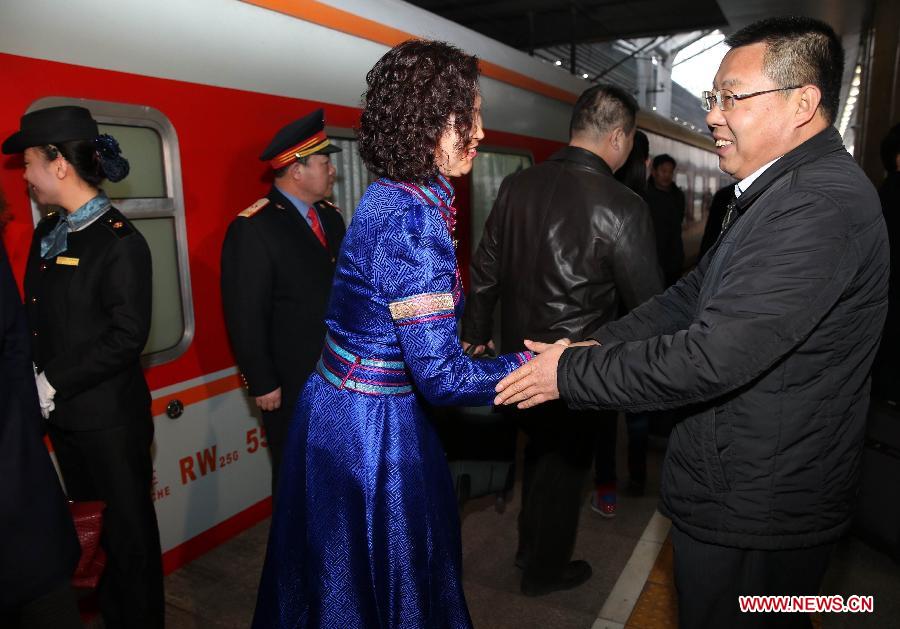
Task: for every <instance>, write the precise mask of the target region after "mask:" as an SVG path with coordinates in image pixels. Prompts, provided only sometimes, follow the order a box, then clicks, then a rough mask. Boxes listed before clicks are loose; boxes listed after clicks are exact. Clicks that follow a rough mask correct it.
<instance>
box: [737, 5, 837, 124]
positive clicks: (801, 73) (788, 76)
mask: <svg viewBox="0 0 900 629" xmlns="http://www.w3.org/2000/svg"><path fill="white" fill-rule="evenodd" d="M759 43H763V44H765V45H766V52H765V56H764V57H763V72H765V74H766V76H768V77H769V78H770V79H772V80H773V81H774V82H775V83H776V84H778V85H779V86H780V87H789V86H791V85H815V86H816V87H818V88H819V90H820V91H821V92H822V103H821V106H822V113H823V114H824V116H825V119H826V120H827V121H828V123H829V124H833V123H834V121H835V119H836V118H837V112H838V104H839V101H840V96H841V79H842V77H843V74H844V47H843V46H842V45H841V41H840V39H838V36H837V35H836V34H835V32H834V29H832V28H831V27H830V26H829V25H828V24H826V23H825V22H822V21H820V20H814V19H812V18H808V17H770V18H766V19H764V20H759V21H758V22H754V23H753V24H750V25H749V26H745V27H744V28H742V29H741V30H739V31H738V32H736V33H735V34H734V35H731V36H730V37H728V38H726V39H725V44H726V45H728V46H730V47H731V48H740V47H742V46H750V45H752V44H759ZM785 94H788V92H785Z"/></svg>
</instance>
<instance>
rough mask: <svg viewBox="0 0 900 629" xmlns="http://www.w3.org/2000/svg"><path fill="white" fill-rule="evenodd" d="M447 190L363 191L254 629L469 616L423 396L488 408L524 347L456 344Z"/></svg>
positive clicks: (292, 455) (429, 622)
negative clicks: (480, 352) (497, 349)
mask: <svg viewBox="0 0 900 629" xmlns="http://www.w3.org/2000/svg"><path fill="white" fill-rule="evenodd" d="M452 195H453V190H452V188H451V187H450V184H449V182H447V180H446V179H444V178H442V177H439V178H438V179H436V180H435V181H434V182H432V184H431V185H428V186H414V185H410V184H398V183H396V182H393V181H390V180H387V179H382V180H379V181H377V182H375V183H373V184H372V185H371V186H369V188H368V190H367V191H366V193H365V195H364V196H363V198H362V200H361V201H360V205H359V208H358V209H357V211H356V213H355V215H354V217H353V221H352V224H351V225H350V228H349V230H348V232H347V236H346V238H345V239H344V244H343V247H342V249H341V253H340V257H339V260H338V266H337V271H336V274H335V280H334V287H333V290H332V295H331V303H330V306H329V311H328V315H327V317H326V324H327V327H328V335H327V338H326V340H325V348H324V350H323V352H322V358H321V360H320V361H319V364H318V366H317V368H316V371H315V372H314V373H313V374H312V376H311V377H310V379H309V380H308V381H307V383H306V386H305V388H304V390H303V393H302V395H301V396H300V399H299V400H298V402H297V408H296V412H295V414H294V420H293V422H292V424H291V428H290V431H289V435H288V441H287V444H286V448H285V455H284V457H285V458H284V463H283V465H282V469H281V480H280V486H279V493H278V496H277V497H276V504H275V513H274V516H273V518H272V528H271V532H270V537H269V547H268V551H267V555H266V562H265V567H264V570H263V576H262V581H261V584H260V591H259V596H258V600H257V608H256V614H255V617H254V623H253V626H254V627H255V628H257V629H262V628H270V627H285V628H286V627H290V628H292V629H293V628H295V627H302V628H314V627H316V628H318V627H322V628H326V627H327V628H334V629H355V628H359V629H363V628H365V629H373V628H376V627H382V628H409V629H413V628H415V629H420V628H428V629H441V628H445V627H446V628H454V629H457V628H460V629H461V628H467V627H471V620H470V618H469V612H468V610H467V608H466V603H465V598H464V596H463V588H462V581H461V575H460V568H461V546H460V531H459V516H458V512H457V505H456V499H455V495H454V490H453V487H452V483H451V479H450V474H449V471H448V468H447V463H446V460H445V457H444V453H443V449H442V447H441V443H440V442H439V440H438V438H437V435H436V434H435V431H434V429H433V428H432V425H431V423H430V422H429V420H428V417H427V416H426V412H425V408H423V407H424V405H426V404H452V405H467V406H474V405H486V404H490V403H491V400H492V398H493V396H494V387H495V385H496V384H497V382H498V381H499V380H500V379H501V378H502V377H503V376H505V375H506V374H508V373H509V372H511V371H512V370H513V369H515V368H516V367H518V366H519V365H521V364H523V363H524V362H525V361H526V360H528V358H529V357H530V355H529V354H527V353H522V354H508V355H504V356H500V357H498V358H496V359H492V360H472V359H470V358H468V357H467V356H466V355H465V354H463V352H462V350H461V348H460V345H459V340H458V337H457V317H458V316H460V314H461V311H462V305H463V303H462V302H463V294H462V286H461V283H460V278H459V271H458V267H457V263H456V254H455V251H454V247H453V239H452V228H453V222H454V213H455V210H453V208H452V199H453V197H452Z"/></svg>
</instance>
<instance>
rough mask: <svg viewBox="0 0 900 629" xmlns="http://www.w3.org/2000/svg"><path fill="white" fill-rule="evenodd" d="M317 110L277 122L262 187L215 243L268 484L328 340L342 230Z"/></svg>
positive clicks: (230, 330)
mask: <svg viewBox="0 0 900 629" xmlns="http://www.w3.org/2000/svg"><path fill="white" fill-rule="evenodd" d="M340 150H341V149H340V148H339V147H337V146H334V145H333V144H332V143H331V142H330V140H329V139H328V137H327V136H326V135H325V116H324V113H323V111H322V110H321V109H317V110H316V111H314V112H313V113H311V114H309V115H308V116H305V117H303V118H301V119H299V120H296V121H294V122H292V123H290V124H288V125H287V126H285V127H284V128H282V129H281V130H280V131H278V133H276V134H275V137H274V138H273V139H272V141H271V142H270V143H269V146H268V147H267V148H266V150H265V151H263V153H262V155H260V160H262V161H265V162H268V164H269V166H270V167H271V168H272V169H273V171H274V177H275V180H274V183H273V185H272V188H271V190H269V194H267V195H266V196H265V197H264V198H262V199H260V200H259V201H257V202H256V203H254V204H253V205H251V206H250V207H248V208H247V209H245V210H243V211H242V212H240V213H239V214H238V215H237V217H236V218H235V219H234V220H233V221H232V223H231V225H230V226H229V228H228V232H227V233H226V235H225V242H224V244H223V246H222V306H223V309H224V312H225V324H226V326H227V328H228V336H229V337H230V339H231V345H232V348H233V349H234V353H235V356H236V358H237V362H238V366H239V368H240V370H241V376H242V378H243V380H244V384H245V386H246V387H247V390H248V392H249V394H250V396H251V397H252V398H253V399H254V401H255V402H256V405H257V406H258V407H259V408H260V410H262V416H263V425H264V426H265V429H266V436H267V441H268V445H269V452H270V453H271V457H272V493H273V495H274V494H275V487H276V485H277V483H278V470H279V467H280V464H281V454H282V451H283V448H284V440H285V437H286V434H287V426H288V423H289V422H290V419H291V416H292V414H293V411H294V403H295V402H296V401H297V397H298V396H299V394H300V390H301V388H302V387H303V384H304V383H305V382H306V378H307V377H308V376H309V374H310V373H312V370H313V368H314V367H315V365H316V361H317V360H318V358H319V354H320V353H321V351H322V344H323V342H324V339H325V323H324V318H325V309H326V308H327V306H328V296H329V293H330V291H331V281H332V278H333V276H334V268H335V259H336V258H337V254H338V250H339V248H340V246H341V241H342V240H343V238H344V231H345V228H344V219H343V218H342V217H341V214H340V210H338V208H337V207H335V206H334V205H333V204H331V203H330V202H328V201H326V200H325V198H326V197H328V196H329V195H330V194H331V190H332V187H333V186H334V178H335V168H334V165H333V164H332V163H331V158H330V157H329V154H330V153H336V152H338V151H340Z"/></svg>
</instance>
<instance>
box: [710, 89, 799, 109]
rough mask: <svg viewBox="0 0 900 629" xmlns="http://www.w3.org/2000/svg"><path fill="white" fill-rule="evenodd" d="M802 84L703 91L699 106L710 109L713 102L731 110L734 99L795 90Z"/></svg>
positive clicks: (721, 107) (720, 107)
mask: <svg viewBox="0 0 900 629" xmlns="http://www.w3.org/2000/svg"><path fill="white" fill-rule="evenodd" d="M799 87H803V86H802V85H792V86H791V87H776V88H775V89H773V90H763V91H761V92H751V93H749V94H734V93H732V91H731V90H717V91H715V92H703V93H702V94H701V95H700V106H701V107H703V111H712V108H713V103H716V104H718V105H719V109H721V110H722V111H731V110H732V109H734V101H736V100H744V99H745V98H753V97H754V96H760V95H762V94H771V93H772V92H783V91H784V90H795V89H797V88H799Z"/></svg>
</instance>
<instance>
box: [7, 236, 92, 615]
mask: <svg viewBox="0 0 900 629" xmlns="http://www.w3.org/2000/svg"><path fill="white" fill-rule="evenodd" d="M0 381H2V384H0V478H2V479H3V497H2V499H0V540H2V541H0V618H2V617H3V615H4V614H5V613H6V612H8V611H9V610H14V609H16V608H17V607H20V606H21V605H23V604H25V603H28V602H30V601H33V600H35V599H37V598H39V597H40V596H43V595H44V594H48V593H50V592H52V591H53V590H55V589H56V588H58V587H61V586H62V585H63V584H65V583H66V582H68V580H69V579H70V578H71V577H72V573H73V572H74V571H75V565H76V564H77V563H78V558H79V556H80V555H81V549H80V547H79V545H78V538H77V537H76V536H75V527H74V526H73V525H72V516H71V515H70V514H69V509H68V508H67V507H66V501H65V497H64V496H63V492H62V488H61V487H60V485H59V479H58V478H57V476H56V471H55V470H54V469H53V464H52V463H51V462H50V454H49V453H48V452H47V448H46V446H44V442H43V440H42V439H41V432H42V431H41V415H40V410H39V408H38V398H37V391H36V390H35V386H34V373H33V372H32V368H31V349H30V347H29V334H28V326H27V325H26V323H25V312H24V309H23V308H22V302H21V300H20V298H19V291H18V289H17V288H16V283H15V280H13V275H12V271H11V270H10V268H9V263H8V262H7V260H6V253H5V251H4V249H3V247H2V246H0Z"/></svg>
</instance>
